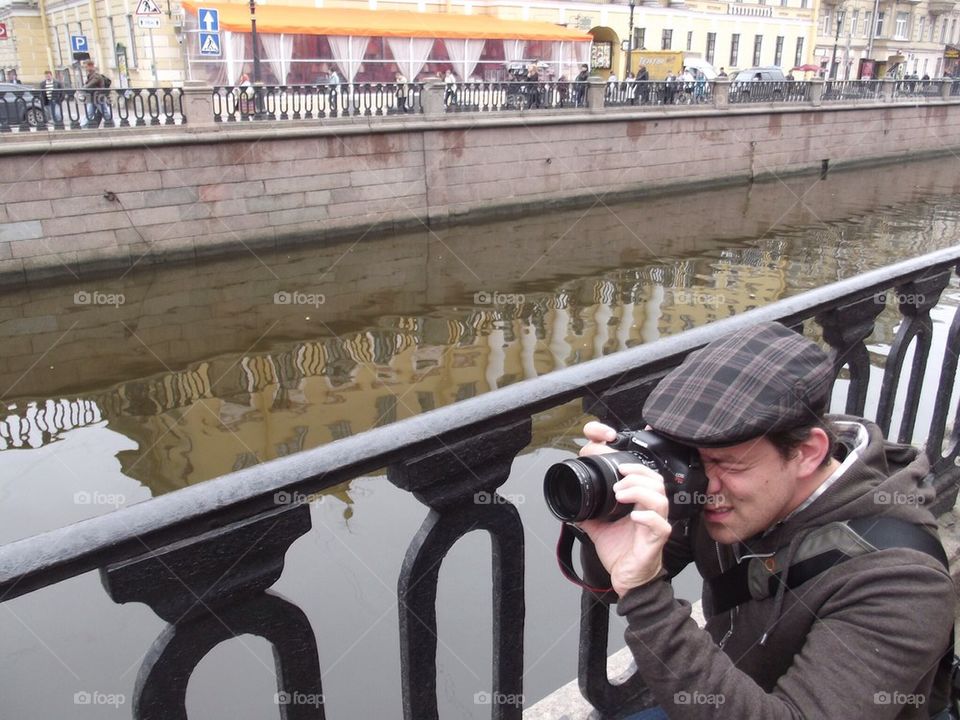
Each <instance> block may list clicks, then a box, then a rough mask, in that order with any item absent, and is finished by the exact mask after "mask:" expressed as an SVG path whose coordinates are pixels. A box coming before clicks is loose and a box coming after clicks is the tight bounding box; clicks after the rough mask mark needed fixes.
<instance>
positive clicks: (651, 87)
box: [604, 80, 713, 107]
mask: <svg viewBox="0 0 960 720" xmlns="http://www.w3.org/2000/svg"><path fill="white" fill-rule="evenodd" d="M708 103H709V104H712V103H713V83H712V82H707V81H706V80H700V81H696V82H683V81H681V80H671V81H662V82H661V81H641V82H615V83H607V87H606V91H605V93H604V105H606V106H607V107H629V106H637V105H639V106H643V105H706V104H708Z"/></svg>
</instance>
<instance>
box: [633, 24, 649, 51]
mask: <svg viewBox="0 0 960 720" xmlns="http://www.w3.org/2000/svg"><path fill="white" fill-rule="evenodd" d="M646 45H647V29H646V28H634V29H633V49H634V50H646V49H647V47H646Z"/></svg>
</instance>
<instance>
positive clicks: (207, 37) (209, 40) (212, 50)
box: [200, 32, 220, 56]
mask: <svg viewBox="0 0 960 720" xmlns="http://www.w3.org/2000/svg"><path fill="white" fill-rule="evenodd" d="M200 54H201V55H217V56H219V55H220V33H215V32H201V33H200Z"/></svg>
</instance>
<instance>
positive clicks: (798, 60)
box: [793, 37, 803, 67]
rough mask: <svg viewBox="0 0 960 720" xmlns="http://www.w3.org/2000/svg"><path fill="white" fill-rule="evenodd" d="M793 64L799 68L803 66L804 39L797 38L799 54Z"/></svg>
mask: <svg viewBox="0 0 960 720" xmlns="http://www.w3.org/2000/svg"><path fill="white" fill-rule="evenodd" d="M793 64H794V65H795V66H797V67H799V66H800V65H803V38H802V37H798V38H797V53H796V55H795V56H794V58H793Z"/></svg>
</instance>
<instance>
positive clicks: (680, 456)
mask: <svg viewBox="0 0 960 720" xmlns="http://www.w3.org/2000/svg"><path fill="white" fill-rule="evenodd" d="M609 445H610V447H611V448H614V449H616V450H618V451H619V452H612V453H605V454H603V455H587V456H585V457H580V458H576V459H574V460H564V461H563V462H559V463H556V464H554V465H551V466H550V467H549V468H548V469H547V474H546V476H545V477H544V480H543V495H544V497H545V498H546V501H547V506H548V507H549V508H550V512H552V513H553V514H554V515H555V516H556V517H557V518H559V519H560V520H563V521H564V522H579V521H581V520H592V519H595V518H596V519H600V520H608V521H611V522H612V521H614V520H617V519H619V518H622V517H623V516H625V515H627V514H629V513H630V511H631V510H632V509H633V506H632V505H629V504H624V503H618V502H617V499H616V497H615V496H614V493H613V484H614V483H616V482H617V481H618V480H620V479H621V475H620V472H619V470H618V468H619V467H620V465H623V464H624V463H637V462H639V463H641V464H643V465H646V466H647V467H648V468H650V469H651V470H653V471H654V472H656V473H659V474H660V475H661V476H662V477H663V482H664V486H665V488H666V491H667V500H668V501H669V503H670V511H669V515H668V519H669V520H670V521H671V522H672V521H676V520H682V519H684V518H690V517H693V516H694V515H696V514H697V513H698V512H700V509H701V508H702V507H703V503H704V500H705V497H706V492H707V477H706V475H705V474H704V472H703V466H702V465H701V463H700V456H699V454H698V453H697V451H696V450H694V449H692V448H688V447H685V446H683V445H679V444H678V443H675V442H672V441H670V440H667V439H666V438H663V437H660V436H659V435H657V434H656V433H652V432H647V431H644V430H638V431H635V432H621V433H618V434H617V439H616V440H614V441H613V442H612V443H609Z"/></svg>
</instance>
